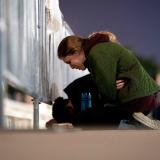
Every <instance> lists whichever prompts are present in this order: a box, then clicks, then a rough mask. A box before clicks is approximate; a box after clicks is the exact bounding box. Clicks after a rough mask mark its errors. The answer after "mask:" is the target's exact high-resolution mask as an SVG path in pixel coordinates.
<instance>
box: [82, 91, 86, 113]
mask: <svg viewBox="0 0 160 160" xmlns="http://www.w3.org/2000/svg"><path fill="white" fill-rule="evenodd" d="M85 108H86V98H85V93H84V92H82V93H81V111H84V110H85Z"/></svg>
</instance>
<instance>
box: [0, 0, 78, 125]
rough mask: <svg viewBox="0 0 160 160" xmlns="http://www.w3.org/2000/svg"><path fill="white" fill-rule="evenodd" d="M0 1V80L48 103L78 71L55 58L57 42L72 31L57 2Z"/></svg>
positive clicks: (48, 0)
mask: <svg viewBox="0 0 160 160" xmlns="http://www.w3.org/2000/svg"><path fill="white" fill-rule="evenodd" d="M0 4H1V6H0V10H1V11H0V13H1V14H0V32H1V33H0V52H1V62H3V66H2V68H3V69H2V68H1V72H2V77H1V76H0V77H1V81H2V79H4V82H5V83H6V84H10V85H12V86H14V87H15V88H17V89H20V90H22V91H23V92H25V93H26V94H29V95H31V96H32V97H33V98H34V99H35V101H36V102H39V101H43V102H45V103H49V102H50V101H53V100H54V99H55V98H56V97H57V96H63V95H64V93H63V88H64V87H65V86H66V85H67V84H68V83H69V82H71V81H72V80H73V79H75V78H77V77H79V76H80V75H81V73H80V74H79V75H77V74H75V72H74V71H71V70H70V69H69V68H68V66H66V65H64V64H62V62H61V61H59V60H58V58H57V46H58V44H59V42H60V41H61V39H62V38H64V37H65V36H67V35H70V34H73V32H72V30H71V29H70V27H69V26H68V25H67V23H66V22H65V21H64V20H63V17H62V14H61V11H60V9H59V1H58V0H46V1H45V0H34V1H33V0H14V1H12V0H0ZM0 101H1V103H2V96H1V97H0ZM1 110H2V107H1ZM1 113H2V111H1ZM37 114H38V113H36V115H37ZM0 121H1V122H2V120H0Z"/></svg>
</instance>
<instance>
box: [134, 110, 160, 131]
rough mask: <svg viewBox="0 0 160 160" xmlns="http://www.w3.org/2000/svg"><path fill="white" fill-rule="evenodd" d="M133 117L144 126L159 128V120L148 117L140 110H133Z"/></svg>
mask: <svg viewBox="0 0 160 160" xmlns="http://www.w3.org/2000/svg"><path fill="white" fill-rule="evenodd" d="M132 116H133V118H134V119H136V120H137V121H138V122H140V123H142V124H144V125H145V126H147V127H149V128H152V129H160V121H159V120H154V119H151V118H150V117H147V116H145V115H144V114H143V113H142V112H134V113H133V115H132Z"/></svg>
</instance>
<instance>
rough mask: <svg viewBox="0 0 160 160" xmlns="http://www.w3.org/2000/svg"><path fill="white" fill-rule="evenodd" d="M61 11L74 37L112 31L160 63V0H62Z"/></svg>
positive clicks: (145, 55) (127, 43)
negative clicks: (75, 35)
mask: <svg viewBox="0 0 160 160" xmlns="http://www.w3.org/2000/svg"><path fill="white" fill-rule="evenodd" d="M60 9H61V11H62V14H63V16H64V18H65V20H66V21H67V22H68V24H69V25H70V27H71V28H72V30H73V31H74V33H75V34H78V35H81V36H87V35H88V34H90V33H92V32H94V31H102V30H108V31H111V32H113V33H115V34H116V36H117V37H118V39H119V41H120V42H121V43H122V44H123V45H126V46H129V47H131V48H132V49H134V50H135V51H136V52H137V53H138V54H139V55H141V56H144V57H148V58H152V59H154V60H155V61H156V62H157V63H159V64H160V1H159V0H88V1H87V0H79V1H78V0H60Z"/></svg>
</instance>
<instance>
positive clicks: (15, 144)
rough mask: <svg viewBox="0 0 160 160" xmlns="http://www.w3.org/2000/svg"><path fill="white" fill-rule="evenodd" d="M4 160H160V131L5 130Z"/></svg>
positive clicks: (0, 134) (0, 138) (0, 142)
mask: <svg viewBox="0 0 160 160" xmlns="http://www.w3.org/2000/svg"><path fill="white" fill-rule="evenodd" d="M0 159H1V160H116V159H117V160H135V159H136V160H151V159H154V160H159V159H160V131H159V130H114V129H108V128H101V129H100V128H97V129H96V128H92V129H88V130H87V129H85V130H84V129H82V128H72V129H56V130H55V129H53V130H36V131H31V130H21V131H20V130H19V131H18V130H17V131H16V130H15V131H14V130H13V131H11V130H1V131H0Z"/></svg>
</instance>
